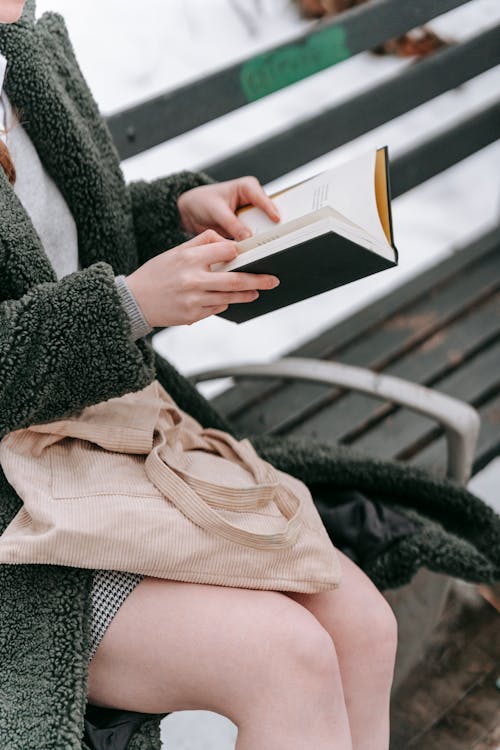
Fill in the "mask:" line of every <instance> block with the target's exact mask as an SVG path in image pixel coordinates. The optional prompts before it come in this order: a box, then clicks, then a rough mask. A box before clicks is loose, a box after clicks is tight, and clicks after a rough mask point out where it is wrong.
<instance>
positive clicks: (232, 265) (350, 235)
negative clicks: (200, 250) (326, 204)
mask: <svg viewBox="0 0 500 750" xmlns="http://www.w3.org/2000/svg"><path fill="white" fill-rule="evenodd" d="M331 231H334V232H337V233H338V234H341V235H342V236H343V237H346V238H347V239H349V240H352V241H353V242H357V243H358V244H359V245H362V246H363V247H366V248H367V249H369V250H372V251H373V252H375V253H377V255H381V256H382V257H384V258H387V259H388V260H392V261H394V260H395V255H394V250H393V249H392V248H391V247H390V246H389V245H387V243H386V246H385V247H383V248H381V247H380V246H379V244H378V242H375V241H374V240H373V238H372V237H370V236H369V235H367V234H366V233H364V232H362V231H361V230H359V229H356V228H354V227H353V226H347V225H346V224H345V222H339V221H338V220H336V219H334V218H331V217H330V218H329V217H326V218H322V219H320V220H319V221H316V222H314V223H312V224H308V225H307V226H305V227H301V228H299V229H297V230H295V231H294V232H290V233H289V234H287V235H286V237H277V238H275V239H274V240H271V241H270V242H267V243H264V244H262V245H259V246H258V247H255V248H253V249H252V250H248V251H247V252H245V253H243V254H241V255H237V256H236V258H234V259H233V260H231V261H227V262H224V261H223V262H220V263H212V264H211V266H210V270H211V271H233V270H235V269H237V268H240V267H241V266H245V265H246V264H247V263H252V262H253V261H255V260H260V259H261V258H265V257H266V256H268V255H271V254H272V253H277V252H279V251H280V250H285V249H286V248H289V247H293V245H298V244H299V243H300V242H305V241H306V240H310V239H313V238H314V237H318V236H319V235H321V234H326V232H331Z"/></svg>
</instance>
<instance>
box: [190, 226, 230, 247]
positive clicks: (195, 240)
mask: <svg viewBox="0 0 500 750" xmlns="http://www.w3.org/2000/svg"><path fill="white" fill-rule="evenodd" d="M210 242H227V237H223V236H222V235H221V234H219V233H218V232H216V231H215V229H205V231H204V232H200V234H197V235H195V236H194V237H191V239H189V240H186V242H183V243H182V244H181V245H179V247H194V246H197V245H208V244H209V243H210Z"/></svg>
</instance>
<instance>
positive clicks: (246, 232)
mask: <svg viewBox="0 0 500 750" xmlns="http://www.w3.org/2000/svg"><path fill="white" fill-rule="evenodd" d="M251 236H252V232H251V231H250V230H249V229H242V230H241V232H240V233H239V235H238V239H239V240H245V239H247V237H251Z"/></svg>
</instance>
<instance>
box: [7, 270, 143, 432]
mask: <svg viewBox="0 0 500 750" xmlns="http://www.w3.org/2000/svg"><path fill="white" fill-rule="evenodd" d="M155 374H156V372H155V366H154V350H153V348H152V347H151V346H150V345H149V342H147V341H145V340H144V339H142V338H140V339H138V340H137V341H133V340H132V337H131V324H130V319H129V316H128V314H127V312H126V310H125V308H124V306H123V304H122V302H121V299H120V296H119V293H118V289H117V286H116V282H115V275H114V272H113V268H112V266H111V265H110V264H109V263H106V262H104V261H99V262H97V263H94V264H92V265H90V266H88V267H87V268H84V269H82V270H81V271H75V272H74V273H71V274H68V275H67V276H65V277H63V278H62V279H60V280H59V281H56V282H43V283H40V284H35V285H34V286H32V287H31V288H30V289H29V290H28V291H27V292H26V293H25V294H23V295H22V296H21V297H20V298H18V299H7V300H4V301H3V302H1V303H0V439H1V438H2V437H3V436H4V435H6V434H7V433H8V432H11V431H12V430H16V429H20V428H22V427H28V426H29V425H32V424H37V423H43V422H50V421H53V420H56V419H62V418H65V417H68V416H71V415H74V414H75V413H76V412H78V411H80V410H81V409H83V408H84V407H85V406H90V405H92V404H97V403H99V402H101V401H105V400H107V399H109V398H113V397H117V396H121V395H123V394H125V393H128V392H129V391H136V390H140V389H141V388H144V387H145V386H146V385H148V384H149V383H150V382H151V381H152V380H153V379H154V377H155Z"/></svg>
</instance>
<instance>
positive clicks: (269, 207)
mask: <svg viewBox="0 0 500 750" xmlns="http://www.w3.org/2000/svg"><path fill="white" fill-rule="evenodd" d="M238 191H239V195H240V198H241V202H242V203H252V204H253V205H254V206H257V207H258V208H261V209H262V210H263V211H264V213H266V214H267V215H268V216H269V218H271V219H272V220H273V221H279V220H280V213H279V210H278V207H277V206H276V204H275V203H274V201H273V200H272V199H271V198H270V197H269V196H268V195H267V193H266V191H265V190H264V188H263V187H262V185H261V184H260V182H259V180H258V179H257V178H256V177H253V176H248V177H242V178H241V180H240V181H239V183H238Z"/></svg>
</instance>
